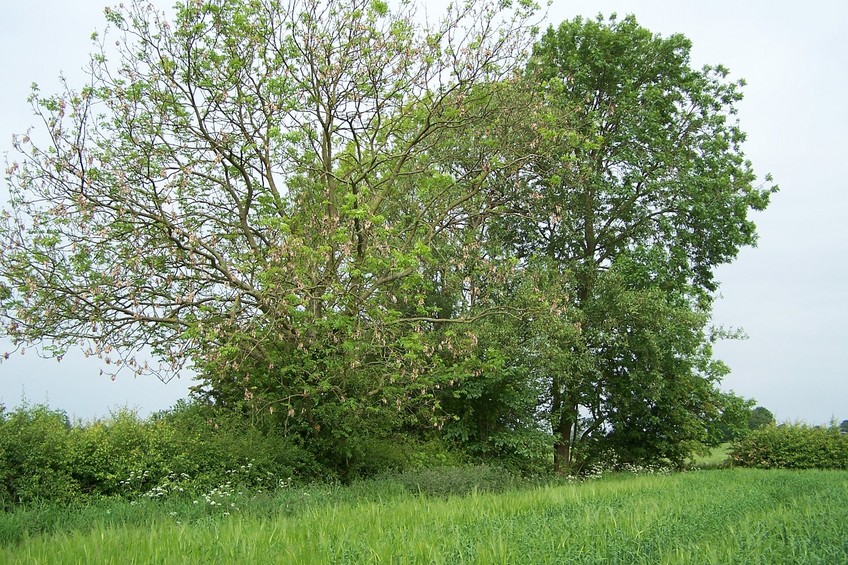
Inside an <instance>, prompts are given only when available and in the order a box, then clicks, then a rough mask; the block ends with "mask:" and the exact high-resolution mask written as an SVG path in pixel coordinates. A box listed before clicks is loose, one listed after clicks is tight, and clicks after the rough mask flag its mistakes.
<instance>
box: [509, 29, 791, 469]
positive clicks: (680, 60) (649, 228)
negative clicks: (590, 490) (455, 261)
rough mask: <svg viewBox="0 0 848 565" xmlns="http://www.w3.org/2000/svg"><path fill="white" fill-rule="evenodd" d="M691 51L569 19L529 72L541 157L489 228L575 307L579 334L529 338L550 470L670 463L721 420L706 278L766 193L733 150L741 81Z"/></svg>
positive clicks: (676, 42)
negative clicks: (534, 262)
mask: <svg viewBox="0 0 848 565" xmlns="http://www.w3.org/2000/svg"><path fill="white" fill-rule="evenodd" d="M690 47H691V45H690V42H689V41H688V40H687V39H686V38H684V37H683V36H681V35H673V36H670V37H668V38H663V37H660V36H657V35H654V34H652V33H651V32H649V31H648V30H646V29H644V28H642V27H640V26H639V25H638V24H637V22H636V20H635V19H634V18H633V17H626V18H624V19H621V20H619V19H617V18H616V17H614V16H613V17H612V18H610V19H609V20H608V21H605V20H603V19H602V18H601V17H598V19H597V20H594V21H584V20H582V19H580V18H578V19H575V20H573V21H569V22H564V23H563V24H562V25H560V26H559V27H558V28H553V27H552V28H550V29H548V31H547V32H546V33H545V34H544V35H543V37H542V38H541V40H540V41H539V42H538V43H537V45H536V46H535V48H534V50H533V56H532V58H531V60H530V63H529V65H528V68H527V77H528V79H529V80H530V81H533V82H535V83H537V84H538V85H539V88H540V90H541V93H542V94H543V95H544V96H545V97H546V100H547V108H546V111H545V112H544V113H542V114H539V115H536V116H534V117H533V119H534V121H535V126H536V128H537V129H538V130H539V132H540V136H541V139H542V142H543V143H544V144H545V148H544V150H540V151H537V155H538V157H537V158H535V159H534V160H533V162H532V165H531V166H530V167H529V168H528V170H527V174H526V176H525V177H524V178H525V179H526V182H524V183H522V184H521V185H520V186H519V187H517V189H516V191H517V193H516V194H515V196H514V198H513V199H512V202H513V203H514V204H513V207H512V210H511V213H510V214H507V215H505V216H504V218H505V219H504V221H503V222H502V224H501V231H500V232H499V233H500V234H501V235H502V237H504V238H505V239H506V240H507V241H509V242H510V244H511V245H512V246H513V248H514V249H515V252H516V253H517V255H518V257H520V258H521V259H522V260H523V261H525V262H530V261H531V259H532V258H534V257H539V256H543V257H546V258H547V259H549V260H550V261H552V262H553V263H554V264H555V265H556V268H557V269H558V270H559V271H560V272H561V273H563V274H564V276H566V277H567V278H568V279H569V285H568V289H567V291H566V292H565V295H564V296H563V295H559V296H557V295H556V294H554V295H552V296H551V298H550V300H552V299H554V298H556V299H559V300H562V299H563V298H565V297H567V298H568V300H570V301H571V303H572V306H573V308H571V309H570V311H569V314H568V315H569V316H571V317H570V320H569V322H570V324H571V325H572V326H573V327H574V328H576V333H575V332H571V333H570V334H569V335H568V336H567V337H565V338H560V337H559V336H558V335H557V334H555V333H553V334H545V333H538V334H537V340H536V341H537V342H548V343H550V342H552V341H558V343H559V347H558V348H555V349H553V350H546V351H548V353H546V354H544V355H542V356H537V362H536V365H535V368H536V370H538V371H539V372H541V373H543V374H544V375H545V378H546V379H547V382H548V391H549V392H548V399H547V404H546V405H545V407H546V410H547V414H548V418H549V422H550V425H551V429H552V431H553V434H554V437H555V440H556V461H557V468H558V469H560V470H565V469H569V468H570V469H575V468H577V469H579V468H580V466H581V465H582V464H583V463H584V462H585V461H586V459H587V458H588V457H592V456H596V455H597V454H598V453H601V452H602V451H603V450H605V449H608V448H610V447H614V448H616V449H627V450H629V451H630V452H632V453H637V452H641V453H642V455H648V454H650V455H652V456H663V457H672V458H674V459H679V456H680V453H679V452H678V447H677V446H681V445H686V444H687V443H688V444H691V442H700V441H703V440H704V439H705V438H706V435H707V430H706V426H707V422H708V421H709V420H710V419H712V418H715V417H717V416H718V415H720V411H721V395H720V394H719V393H718V391H717V389H716V384H717V382H718V381H719V380H720V378H721V377H722V376H723V375H724V374H725V373H726V368H725V367H724V366H723V365H722V364H720V363H718V362H716V361H714V360H712V358H711V349H710V343H711V340H712V339H713V338H714V337H716V335H715V334H714V333H713V332H712V331H711V330H710V329H709V328H708V326H707V323H708V314H709V311H710V307H711V301H712V293H713V291H715V289H716V287H717V284H716V282H715V280H714V272H715V268H716V267H717V266H718V265H721V264H723V263H726V262H729V261H731V260H732V259H733V258H734V257H735V256H736V254H737V252H738V250H739V249H740V248H741V247H742V246H745V245H753V244H754V243H755V241H756V235H755V226H754V224H753V223H752V222H751V220H750V219H749V218H748V213H749V212H750V211H752V210H762V209H764V208H765V207H766V206H767V204H768V201H769V196H770V194H771V193H772V192H774V191H775V190H776V187H773V186H770V185H769V181H770V179H769V178H768V177H767V179H766V184H767V186H765V187H759V188H758V187H756V186H755V185H754V183H755V181H756V177H755V175H754V173H753V171H752V168H751V164H750V163H749V162H748V161H747V160H746V159H745V157H744V154H743V152H742V147H741V144H742V142H743V140H744V138H745V136H744V133H743V132H742V131H741V129H740V128H739V125H738V123H737V122H736V121H735V120H734V115H735V113H736V109H735V105H736V103H737V102H738V101H739V100H740V99H741V97H742V95H741V92H740V88H741V86H742V84H743V83H742V82H741V81H739V82H731V81H729V80H727V76H728V71H727V70H726V69H725V68H723V67H721V66H718V67H709V66H708V67H705V68H703V69H693V68H692V67H691V66H690V62H689V51H690ZM554 290H555V289H554ZM534 344H535V342H534ZM564 352H568V354H567V355H566V354H565V353H564ZM542 357H544V358H542ZM552 363H553V365H552ZM646 450H647V451H646ZM590 452H591V453H590ZM593 454H594V455H593Z"/></svg>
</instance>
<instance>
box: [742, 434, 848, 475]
mask: <svg viewBox="0 0 848 565" xmlns="http://www.w3.org/2000/svg"><path fill="white" fill-rule="evenodd" d="M730 458H731V461H732V463H733V464H734V465H738V466H742V467H757V468H761V469H848V436H846V435H844V434H842V433H840V431H839V428H837V427H836V426H829V427H821V426H809V425H806V424H781V425H779V426H774V425H771V426H765V427H762V428H759V429H757V430H754V431H752V432H751V433H750V434H748V435H747V436H746V437H744V438H743V439H742V440H741V441H740V442H739V443H738V444H737V445H736V446H735V447H734V448H733V450H732V451H731V453H730Z"/></svg>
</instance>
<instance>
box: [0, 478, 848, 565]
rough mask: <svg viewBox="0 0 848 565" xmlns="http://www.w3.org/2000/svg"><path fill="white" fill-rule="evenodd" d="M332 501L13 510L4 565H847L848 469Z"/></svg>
mask: <svg viewBox="0 0 848 565" xmlns="http://www.w3.org/2000/svg"><path fill="white" fill-rule="evenodd" d="M342 490H343V489H342ZM321 492H322V491H321V490H320V489H317V488H316V489H314V490H311V491H310V490H307V491H305V492H304V491H303V490H302V489H294V488H291V489H288V490H287V491H285V492H280V493H278V494H275V495H274V496H273V497H269V496H266V497H264V498H257V499H250V498H242V499H235V498H234V500H236V501H237V502H231V503H230V504H231V505H232V504H235V505H236V506H235V507H233V506H229V510H226V511H220V509H219V510H212V509H210V508H209V507H208V506H207V507H206V508H205V509H204V508H203V506H204V505H205V504H206V502H205V501H200V502H199V503H197V504H195V503H194V501H192V500H184V501H181V502H178V501H145V502H139V503H137V504H135V505H132V506H131V505H130V504H129V503H111V506H109V505H106V506H103V507H98V511H99V512H101V515H102V519H100V520H98V519H97V518H96V516H92V514H91V512H92V509H91V508H88V509H86V508H81V509H79V510H77V511H73V512H68V514H67V515H66V516H64V517H63V519H62V520H61V523H57V524H55V525H54V526H52V527H51V528H48V529H47V530H49V531H44V532H43V533H40V534H34V535H33V534H29V533H27V532H26V531H25V530H26V528H25V527H24V526H22V524H24V523H25V520H23V519H18V521H17V522H16V514H17V515H18V518H21V517H22V516H24V515H25V514H18V512H23V511H13V512H9V513H7V514H6V515H5V516H4V517H2V523H0V534H2V535H3V536H4V537H5V539H4V546H5V547H4V548H3V549H2V550H0V562H3V563H210V562H215V563H309V564H313V563H598V562H605V563H746V564H748V563H846V562H848V526H846V525H847V524H848V472H839V471H795V472H791V471H758V470H746V469H732V470H719V471H698V472H691V473H683V474H675V475H670V476H658V475H651V476H638V477H636V476H614V477H609V478H605V479H601V480H597V481H590V482H586V483H579V484H573V485H569V484H566V485H561V486H547V487H540V488H535V489H525V490H520V491H512V492H507V493H503V494H473V495H470V496H466V497H454V498H448V499H442V498H428V497H424V496H418V495H411V494H408V493H404V492H402V490H399V489H397V488H394V487H392V486H391V485H389V484H388V483H386V484H381V483H374V485H373V488H372V489H371V493H370V494H369V493H368V492H365V491H360V492H359V494H357V495H355V496H350V497H349V498H348V499H347V500H345V499H344V495H342V496H340V495H339V494H338V493H336V494H332V493H330V492H329V491H327V496H326V498H323V499H322V496H321ZM251 500H255V503H254V504H255V507H252V506H251V502H250V501H251ZM224 505H226V504H224ZM16 524H17V526H16ZM16 527H17V528H18V529H17V530H15V528H16ZM16 536H17V537H16Z"/></svg>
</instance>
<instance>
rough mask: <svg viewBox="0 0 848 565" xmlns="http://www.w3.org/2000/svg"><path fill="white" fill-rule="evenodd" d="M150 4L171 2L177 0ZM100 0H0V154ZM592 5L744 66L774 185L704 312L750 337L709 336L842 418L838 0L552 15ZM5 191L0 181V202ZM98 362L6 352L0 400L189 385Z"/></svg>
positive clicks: (844, 146) (845, 415)
mask: <svg viewBox="0 0 848 565" xmlns="http://www.w3.org/2000/svg"><path fill="white" fill-rule="evenodd" d="M128 1H129V0H128ZM155 3H156V4H157V5H159V6H162V7H169V6H170V5H171V4H172V0H157V1H156V2H155ZM108 4H109V3H108V1H107V0H73V1H71V0H28V1H26V2H23V1H14V0H0V68H2V69H3V75H4V77H3V81H2V83H0V153H5V152H6V151H8V150H10V149H11V136H12V134H13V133H21V132H23V131H25V130H26V129H27V127H28V126H30V125H34V119H33V117H32V115H31V113H30V108H29V105H28V104H27V103H26V98H27V96H28V94H29V85H30V84H31V83H33V82H37V83H38V84H39V85H40V86H41V90H42V92H43V93H52V92H54V91H57V90H58V83H57V76H58V74H59V72H60V71H61V72H63V73H64V74H65V75H66V76H67V77H68V78H69V79H70V82H71V84H73V85H80V84H81V83H82V82H81V81H82V73H81V70H80V69H81V68H82V66H83V65H84V63H85V62H86V60H87V55H88V53H89V51H90V42H89V36H90V35H91V32H92V31H94V30H100V31H102V30H103V28H104V27H105V26H104V19H103V15H102V14H103V7H104V6H105V5H108ZM430 11H431V14H432V8H431V10H430ZM599 12H601V13H603V14H605V15H608V14H610V13H612V12H617V13H618V14H619V15H624V14H628V13H632V14H635V16H636V17H637V19H638V21H639V22H640V23H641V24H642V25H643V26H645V27H647V28H648V29H650V30H651V31H654V32H658V33H661V34H662V35H666V36H667V35H670V34H672V33H677V32H680V33H683V34H684V35H686V36H688V37H689V38H690V39H691V40H692V41H693V44H694V47H693V59H694V62H695V63H696V64H697V65H701V64H705V63H712V64H716V63H721V64H724V65H725V66H727V67H729V68H730V70H731V72H732V76H733V77H734V78H740V77H742V78H745V79H746V80H747V81H748V86H747V87H746V89H745V94H746V97H745V100H744V101H743V103H742V104H741V106H740V119H741V123H742V129H743V130H745V131H746V132H747V133H748V141H747V143H746V153H747V154H748V156H749V157H750V158H751V160H752V161H753V163H754V167H755V170H756V171H757V172H758V173H759V174H760V175H761V176H762V175H764V174H765V173H767V172H771V173H772V174H773V175H774V177H775V180H776V181H777V182H778V184H779V185H780V187H781V192H780V193H778V194H777V195H776V196H775V198H774V200H773V204H772V205H771V206H770V207H769V209H768V210H767V211H766V212H764V213H762V214H759V215H757V216H756V217H755V220H756V222H757V225H758V227H759V233H760V243H759V246H758V248H756V249H745V250H743V252H742V253H741V254H740V256H739V258H738V259H737V261H736V262H735V263H734V264H732V265H729V266H725V267H722V268H721V269H720V271H719V280H721V281H722V288H721V294H722V296H723V298H722V299H721V300H720V301H719V302H718V304H717V306H716V309H715V316H714V319H715V321H716V323H718V324H722V325H725V326H733V327H742V328H744V329H745V330H746V332H747V333H748V335H749V336H750V338H749V339H748V340H744V341H736V342H723V343H720V344H718V345H717V346H716V355H717V356H718V357H719V358H721V359H723V360H724V361H725V362H727V363H728V364H729V365H730V367H731V369H732V370H733V372H732V374H731V375H730V376H729V377H728V378H727V379H726V380H725V382H724V388H726V389H732V390H735V391H736V392H737V393H739V394H741V395H743V396H746V397H754V398H756V400H757V401H758V403H760V404H762V405H764V406H766V407H767V408H769V409H770V410H771V411H772V412H774V413H775V415H776V416H777V418H778V419H779V420H805V421H807V422H810V423H823V422H827V421H828V420H830V419H831V417H834V418H836V419H837V420H839V421H841V420H844V419H848V371H846V368H845V367H846V365H845V362H844V361H843V358H844V356H845V355H846V353H848V324H846V312H848V292H846V291H848V285H846V278H848V266H846V259H848V253H846V244H848V220H846V217H845V215H846V211H848V191H846V190H845V187H844V184H845V180H844V179H845V175H844V172H843V170H842V167H841V165H842V162H843V161H842V160H843V159H844V158H845V155H848V135H846V131H848V105H846V103H845V100H846V98H845V97H846V92H848V72H847V71H848V34H846V33H845V29H844V25H845V22H846V21H848V3H845V2H841V1H839V2H837V1H826V0H811V1H808V2H805V3H803V4H799V3H797V2H787V1H779V2H766V1H765V0H749V1H746V2H740V1H738V0H734V1H729V0H713V1H712V2H704V1H703V0H700V1H697V2H695V1H678V2H668V1H667V0H663V1H660V0H653V1H624V0H622V1H615V0H594V1H591V0H574V1H571V0H556V1H555V2H554V5H552V6H551V8H550V10H549V17H548V20H547V23H551V24H554V25H556V24H558V23H559V22H561V21H562V20H565V19H570V18H572V17H574V16H576V15H583V16H586V17H592V16H594V15H595V14H597V13H599ZM5 195H6V192H5V181H2V183H0V199H2V201H3V203H5V199H6V196H5ZM7 347H8V346H7V344H5V343H0V350H5V349H6V348H7ZM0 352H2V351H0ZM99 370H100V367H99V365H98V363H97V361H95V360H92V359H83V358H82V356H81V355H68V356H67V357H66V358H65V360H64V361H62V362H61V363H57V362H56V361H46V360H41V359H38V358H35V357H34V356H33V355H32V354H29V353H28V354H27V356H25V357H13V358H11V359H10V360H9V361H7V362H5V363H3V364H0V403H2V404H5V405H6V406H7V407H12V406H15V405H18V404H19V403H20V401H21V399H22V398H23V397H25V398H26V399H27V400H28V401H29V402H30V403H42V402H47V403H49V404H50V405H51V406H52V407H54V408H59V409H63V410H65V411H67V412H68V413H69V414H70V415H72V416H76V417H79V418H84V419H88V418H92V417H97V416H104V415H108V413H109V411H110V410H112V409H114V408H117V407H121V406H128V407H130V408H136V409H138V410H139V412H140V413H141V414H143V415H144V414H148V413H150V412H151V411H155V410H161V409H165V408H168V407H170V406H171V405H173V403H174V402H175V401H176V400H177V399H179V398H184V397H185V396H186V395H187V389H188V386H190V385H191V382H190V380H189V379H188V378H183V379H180V380H175V381H172V382H171V383H169V384H167V385H164V384H162V383H161V382H159V381H158V380H156V379H155V378H152V377H151V378H149V379H141V378H140V379H136V378H134V377H132V376H131V375H129V374H122V375H119V377H118V379H117V380H116V381H114V382H113V381H110V380H109V378H108V377H105V376H100V375H99Z"/></svg>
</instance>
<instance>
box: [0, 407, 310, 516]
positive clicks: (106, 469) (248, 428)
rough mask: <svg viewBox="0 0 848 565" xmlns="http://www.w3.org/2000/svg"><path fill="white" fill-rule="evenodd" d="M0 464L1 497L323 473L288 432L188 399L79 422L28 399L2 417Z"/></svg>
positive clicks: (201, 485) (165, 490)
mask: <svg viewBox="0 0 848 565" xmlns="http://www.w3.org/2000/svg"><path fill="white" fill-rule="evenodd" d="M0 469H2V479H3V482H2V486H3V490H2V492H0V496H2V499H1V500H2V502H3V504H5V505H10V504H32V503H34V502H38V501H42V500H43V501H50V502H71V501H79V500H84V499H89V498H102V497H112V496H119V497H123V498H129V499H133V498H138V497H142V496H145V497H161V496H166V495H171V494H179V493H206V492H210V491H212V490H214V489H216V488H217V487H220V486H221V485H224V484H229V485H233V486H237V487H242V488H250V489H257V488H259V489H273V488H276V487H277V486H278V485H279V484H280V481H283V482H288V481H290V480H291V479H292V478H295V479H298V480H304V479H313V478H316V477H319V476H320V477H325V473H326V470H325V469H322V468H321V467H320V466H319V465H318V464H317V463H316V462H315V459H314V458H313V456H312V455H311V454H309V453H308V452H307V451H306V450H304V449H303V448H302V447H300V446H298V445H297V443H296V442H294V441H293V440H292V438H290V437H286V436H284V435H282V434H279V433H276V432H275V431H273V430H270V431H263V430H261V429H259V428H258V427H256V426H253V425H251V424H250V422H248V421H245V420H244V419H240V418H238V417H236V416H234V415H232V414H226V413H223V414H222V413H220V412H219V411H215V410H211V409H209V408H207V407H203V406H200V405H186V404H183V405H179V406H177V407H176V408H175V409H173V410H171V411H168V412H165V413H162V414H159V415H158V416H157V417H155V418H151V419H146V420H144V419H140V418H139V417H138V416H137V415H136V414H135V413H133V412H130V411H126V410H121V411H118V412H117V413H115V414H113V415H112V416H111V417H109V418H107V419H103V420H97V421H94V422H89V423H78V424H75V425H73V426H71V425H70V423H69V422H68V420H67V418H66V417H65V415H64V414H63V413H61V412H56V411H52V410H49V409H48V408H46V407H43V406H35V407H28V406H25V407H23V408H20V409H18V410H16V411H14V412H12V413H10V414H6V415H4V418H3V421H2V422H0ZM325 478H326V477H325Z"/></svg>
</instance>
